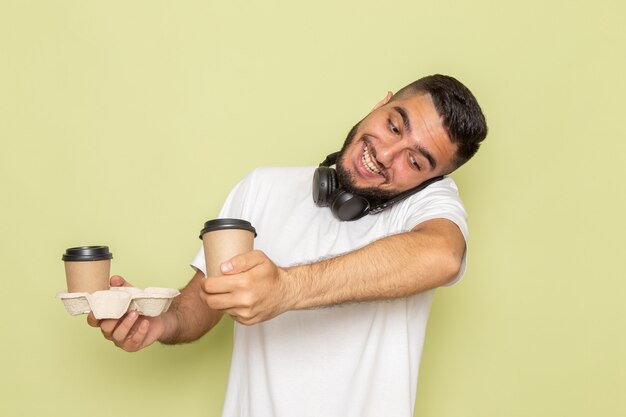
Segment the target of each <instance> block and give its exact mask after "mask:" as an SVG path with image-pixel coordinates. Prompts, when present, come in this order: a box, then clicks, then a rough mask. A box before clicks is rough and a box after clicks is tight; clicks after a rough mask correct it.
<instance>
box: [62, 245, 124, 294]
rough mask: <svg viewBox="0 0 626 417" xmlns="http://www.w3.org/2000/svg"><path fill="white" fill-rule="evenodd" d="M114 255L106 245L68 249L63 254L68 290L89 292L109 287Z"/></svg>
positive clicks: (71, 291)
mask: <svg viewBox="0 0 626 417" xmlns="http://www.w3.org/2000/svg"><path fill="white" fill-rule="evenodd" d="M111 258H113V255H112V254H111V253H110V252H109V248H108V247H106V246H81V247H79V248H70V249H67V251H66V252H65V254H64V255H63V261H65V278H66V281H67V292H69V293H75V292H87V293H93V292H95V291H101V290H108V289H109V277H110V273H111Z"/></svg>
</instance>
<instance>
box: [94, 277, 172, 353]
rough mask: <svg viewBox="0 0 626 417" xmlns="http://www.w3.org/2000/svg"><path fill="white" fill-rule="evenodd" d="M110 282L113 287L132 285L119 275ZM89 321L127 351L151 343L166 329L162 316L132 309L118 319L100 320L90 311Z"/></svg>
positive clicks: (138, 348) (108, 338) (134, 350)
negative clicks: (142, 314)
mask: <svg viewBox="0 0 626 417" xmlns="http://www.w3.org/2000/svg"><path fill="white" fill-rule="evenodd" d="M110 282H111V286H112V287H130V286H131V285H130V284H128V283H127V282H126V281H125V280H124V278H122V277H120V276H118V275H114V276H112V277H111V281H110ZM87 323H88V324H89V325H90V326H92V327H100V330H101V331H102V334H103V335H104V338H105V339H107V340H110V341H112V342H113V343H114V344H115V346H117V347H119V348H121V349H123V350H125V351H127V352H136V351H138V350H140V349H143V348H145V347H147V346H149V345H151V344H152V343H154V342H155V341H156V340H158V338H159V337H160V336H161V335H162V334H163V329H164V326H163V321H162V319H161V317H160V316H159V317H143V316H140V315H139V313H137V312H136V311H131V312H129V313H128V314H126V315H124V316H122V317H121V318H120V319H117V320H114V319H103V320H98V319H96V318H95V317H94V315H93V313H91V312H90V313H89V315H87Z"/></svg>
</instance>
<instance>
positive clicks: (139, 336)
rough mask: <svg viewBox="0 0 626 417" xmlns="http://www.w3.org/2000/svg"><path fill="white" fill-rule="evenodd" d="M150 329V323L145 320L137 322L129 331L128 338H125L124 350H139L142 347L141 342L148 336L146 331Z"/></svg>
mask: <svg viewBox="0 0 626 417" xmlns="http://www.w3.org/2000/svg"><path fill="white" fill-rule="evenodd" d="M149 327H150V322H149V321H148V320H146V319H142V320H139V321H138V322H137V324H136V325H135V326H134V327H133V328H132V329H131V330H130V332H129V333H128V336H126V341H125V342H124V345H125V346H124V347H125V349H126V350H137V349H140V348H141V346H142V345H143V341H144V340H145V338H146V335H147V334H148V329H149Z"/></svg>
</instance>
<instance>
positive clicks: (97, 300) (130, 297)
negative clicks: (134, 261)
mask: <svg viewBox="0 0 626 417" xmlns="http://www.w3.org/2000/svg"><path fill="white" fill-rule="evenodd" d="M179 294H180V292H178V290H175V289H172V288H158V287H148V288H146V289H144V290H141V289H139V288H135V287H112V288H110V289H108V290H102V291H96V292H93V293H91V294H90V293H86V292H75V293H70V292H59V293H58V294H57V298H59V299H60V300H61V301H62V302H63V305H64V306H65V309H66V310H67V312H68V313H70V314H71V315H72V316H76V315H79V314H87V313H89V312H90V311H92V312H93V315H94V316H95V318H96V319H98V320H100V319H119V318H120V317H122V316H123V315H124V314H126V313H127V312H129V311H130V310H137V312H138V313H139V314H141V315H143V316H149V317H154V316H158V315H159V314H161V313H164V312H166V311H167V309H168V308H169V307H170V304H171V303H172V300H173V299H174V297H176V296H177V295H179Z"/></svg>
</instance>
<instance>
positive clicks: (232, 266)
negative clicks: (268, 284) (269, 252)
mask: <svg viewBox="0 0 626 417" xmlns="http://www.w3.org/2000/svg"><path fill="white" fill-rule="evenodd" d="M264 260H265V256H264V254H263V252H260V251H251V252H246V253H243V254H241V255H237V256H235V257H233V258H231V259H229V260H228V261H226V262H224V263H222V264H221V265H220V270H221V271H222V274H224V275H232V274H240V273H242V272H245V271H248V270H250V269H252V268H254V267H255V266H257V265H260V264H262V263H263V262H264Z"/></svg>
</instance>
